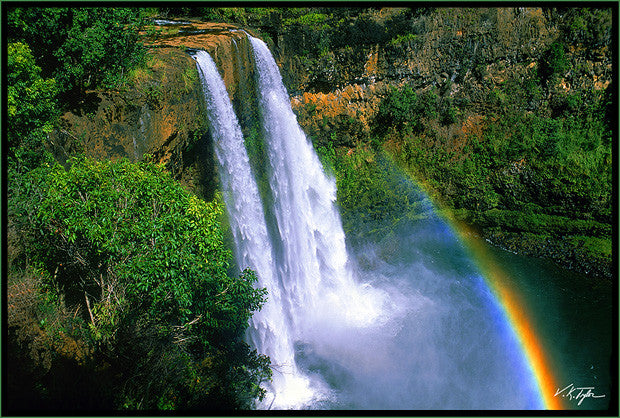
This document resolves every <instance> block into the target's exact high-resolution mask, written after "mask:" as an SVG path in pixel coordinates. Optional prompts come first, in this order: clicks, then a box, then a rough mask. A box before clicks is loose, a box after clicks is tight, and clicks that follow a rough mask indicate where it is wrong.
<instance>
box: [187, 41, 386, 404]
mask: <svg viewBox="0 0 620 418" xmlns="http://www.w3.org/2000/svg"><path fill="white" fill-rule="evenodd" d="M248 38H249V39H250V42H251V44H252V47H253V51H254V56H255V61H256V73H257V78H258V80H257V82H258V83H257V84H258V86H257V94H258V98H259V102H260V108H261V109H260V114H261V119H262V125H263V129H264V134H265V135H264V136H265V147H266V150H267V154H268V156H269V168H268V171H269V187H270V188H271V193H272V195H273V200H274V207H273V214H274V218H275V226H274V228H273V229H272V231H275V233H273V234H272V236H270V234H269V231H270V229H269V228H268V227H267V223H266V218H265V211H264V209H263V202H262V201H261V195H260V193H259V190H258V186H257V184H256V180H255V176H254V173H253V172H252V169H251V165H250V161H249V157H248V154H247V151H246V148H245V146H244V139H243V135H242V131H241V128H240V126H239V122H238V120H237V117H236V115H235V113H234V109H233V107H232V103H231V101H230V98H229V97H228V94H227V91H226V87H225V85H224V82H223V80H222V78H221V76H220V74H219V73H218V71H217V67H216V65H215V63H214V62H213V60H212V58H211V57H210V56H209V54H208V53H206V52H205V51H198V52H196V54H195V56H194V58H195V60H196V61H197V65H198V68H199V73H200V77H201V81H202V84H203V89H204V92H205V100H206V103H207V110H208V115H209V121H210V123H211V127H212V135H213V139H214V143H215V153H216V156H217V159H218V162H219V175H220V179H221V183H222V191H223V194H224V202H225V204H226V208H227V212H228V216H229V218H230V226H231V230H232V235H233V238H234V241H235V254H236V261H237V264H238V267H239V269H244V268H246V267H249V268H251V269H253V270H254V271H256V273H257V276H258V278H259V282H258V285H259V286H261V287H265V288H267V290H268V292H269V293H268V302H267V303H266V304H265V306H264V307H263V308H262V310H261V311H260V312H257V313H255V314H254V316H253V318H252V320H251V324H250V325H251V327H250V328H251V329H250V332H249V339H250V341H251V343H253V344H254V346H255V347H256V348H257V350H258V351H259V352H260V353H262V354H266V355H268V356H269V357H270V358H271V362H272V369H273V372H274V373H273V380H272V382H271V383H270V384H269V385H268V386H267V389H268V392H269V395H270V396H268V397H267V399H266V400H265V402H264V404H263V405H260V406H261V407H266V408H267V407H273V408H278V409H289V408H300V407H305V406H308V405H310V404H311V403H312V402H315V401H317V400H318V399H321V398H325V397H326V396H329V395H328V394H327V392H328V391H327V390H326V389H325V388H326V387H327V385H325V384H324V383H323V382H322V381H321V379H320V378H316V377H312V376H310V375H308V374H306V373H304V372H302V371H301V370H300V369H299V367H298V366H297V364H296V362H295V354H296V353H295V348H296V344H302V345H303V344H313V343H316V342H317V341H316V338H317V336H318V334H317V332H316V330H317V329H325V327H330V326H333V325H334V324H338V325H340V326H345V327H353V328H355V327H364V326H367V325H368V324H371V323H373V322H376V321H377V319H378V318H380V317H381V312H382V311H381V309H382V304H383V300H382V298H381V294H380V293H379V292H378V291H376V290H374V289H372V287H371V286H369V285H360V284H358V283H357V282H356V281H355V279H354V275H353V273H352V270H351V266H350V263H349V257H348V255H347V250H346V245H345V235H344V231H343V229H342V224H341V220H340V216H339V213H338V210H337V208H336V205H335V201H336V185H335V181H334V179H333V178H329V177H328V176H327V175H326V174H325V173H324V171H323V167H322V165H321V163H320V161H319V159H318V156H317V155H316V153H315V152H314V150H313V148H312V145H311V143H310V142H309V141H308V139H307V138H306V136H305V135H304V133H303V131H302V130H301V128H300V126H299V125H298V124H297V120H296V118H295V115H294V114H293V111H292V109H291V106H290V101H289V100H290V99H289V97H288V94H287V92H286V89H285V87H284V85H283V84H282V79H281V76H280V73H279V71H278V68H277V66H276V64H275V61H274V59H273V57H272V56H271V53H270V52H269V50H268V48H267V46H266V45H265V44H264V43H263V42H262V41H260V40H258V39H255V38H252V37H250V36H248ZM276 249H277V250H276ZM325 335H328V334H325ZM321 338H323V337H322V336H321Z"/></svg>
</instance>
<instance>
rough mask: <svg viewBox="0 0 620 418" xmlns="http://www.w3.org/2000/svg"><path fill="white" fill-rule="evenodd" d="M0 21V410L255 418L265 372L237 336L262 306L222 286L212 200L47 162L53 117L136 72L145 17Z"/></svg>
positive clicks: (236, 288)
mask: <svg viewBox="0 0 620 418" xmlns="http://www.w3.org/2000/svg"><path fill="white" fill-rule="evenodd" d="M7 17H8V19H7V20H8V47H7V53H8V61H7V64H8V65H7V70H8V71H7V81H8V83H7V84H8V85H7V96H8V97H7V101H8V120H7V122H8V132H7V133H8V149H7V151H8V152H7V163H8V164H7V167H6V169H7V174H8V190H7V196H8V213H7V215H8V217H7V223H8V230H7V231H8V240H7V241H8V260H7V261H8V289H7V290H8V294H7V300H8V317H7V322H8V341H7V362H6V367H7V377H8V378H7V381H6V384H7V386H6V387H7V392H6V398H5V406H6V408H7V411H11V412H20V411H21V412H24V411H37V410H74V409H75V410H118V409H139V410H189V409H198V410H208V409H252V408H253V407H254V402H255V400H256V399H258V398H260V397H262V396H263V389H262V388H261V387H260V386H259V385H260V383H261V382H262V381H263V380H266V379H269V378H270V375H271V370H270V368H269V359H268V358H267V357H265V356H263V355H259V354H257V353H256V351H255V350H252V349H251V348H250V347H249V346H248V345H247V344H246V343H245V342H244V333H245V330H246V328H247V326H248V320H249V318H250V316H251V314H252V312H254V311H256V310H257V309H260V307H261V305H262V304H263V302H264V300H265V298H266V292H265V290H264V289H256V288H255V287H254V283H255V282H256V277H255V275H254V273H253V272H251V271H244V272H243V273H242V274H241V275H240V276H238V277H236V276H235V275H232V274H231V273H230V269H229V263H230V259H231V257H232V255H231V253H230V251H229V250H228V249H227V248H226V246H225V244H224V238H223V230H222V226H221V225H220V221H221V218H222V209H223V204H222V203H221V201H220V199H219V198H217V197H216V198H215V199H214V200H213V201H212V202H205V201H203V200H200V199H199V198H197V197H196V196H195V195H193V194H192V193H190V192H188V191H186V190H185V189H183V188H182V187H181V186H180V184H179V183H177V182H176V181H175V180H173V179H172V177H171V175H170V174H169V173H167V172H166V171H165V169H164V167H162V166H159V165H156V164H154V163H151V162H143V163H130V162H128V161H126V160H118V161H115V162H111V161H108V162H97V161H93V160H91V159H88V158H86V157H84V156H81V155H79V154H77V155H74V156H72V157H71V158H69V159H68V161H67V164H66V166H64V167H63V166H61V165H59V164H57V163H56V162H55V161H54V158H53V157H52V154H51V153H50V145H51V144H50V140H49V133H50V132H51V131H52V130H53V129H55V127H56V125H57V123H58V116H59V115H60V114H61V113H62V112H63V111H66V110H70V109H74V108H75V107H76V106H77V107H79V106H80V102H83V100H84V99H85V96H86V93H87V90H88V89H93V88H112V87H118V86H120V85H122V84H123V83H126V82H127V80H130V79H131V77H134V78H135V73H136V71H137V70H138V69H139V68H140V66H141V65H145V64H148V63H147V62H145V60H144V48H143V47H142V46H141V44H140V43H139V42H138V32H137V31H138V29H139V28H140V25H141V22H142V20H143V10H141V9H123V8H116V9H108V8H34V7H32V8H29V7H27V8H12V7H11V8H8V10H7ZM128 77H129V78H128ZM63 162H64V160H63Z"/></svg>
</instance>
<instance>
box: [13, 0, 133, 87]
mask: <svg viewBox="0 0 620 418" xmlns="http://www.w3.org/2000/svg"><path fill="white" fill-rule="evenodd" d="M7 16H8V18H7V23H8V33H9V39H10V40H11V41H23V42H26V43H27V44H28V45H30V46H31V48H32V49H33V54H34V57H35V61H36V62H37V63H38V64H39V65H41V66H42V67H44V73H45V75H46V76H48V77H50V76H53V77H55V78H56V80H57V81H58V83H59V84H60V86H61V90H62V91H64V92H69V91H73V92H79V93H83V92H84V90H85V89H87V88H95V87H101V86H113V85H115V84H116V83H117V82H118V81H120V79H122V77H123V76H124V75H125V74H126V73H127V71H128V70H129V69H131V68H132V67H134V66H135V65H137V64H138V63H140V61H141V60H142V58H143V57H144V48H143V46H142V45H141V43H140V42H138V41H139V38H138V36H139V34H138V31H139V29H140V27H141V25H142V13H141V9H138V8H117V7H114V8H108V7H90V8H77V7H76V8H51V7H17V8H9V11H8V14H7Z"/></svg>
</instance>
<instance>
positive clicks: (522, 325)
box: [444, 215, 564, 410]
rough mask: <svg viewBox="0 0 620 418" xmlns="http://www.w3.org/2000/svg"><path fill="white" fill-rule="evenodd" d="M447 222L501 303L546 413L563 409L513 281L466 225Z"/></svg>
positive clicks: (538, 341) (546, 362) (547, 361)
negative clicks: (547, 410)
mask: <svg viewBox="0 0 620 418" xmlns="http://www.w3.org/2000/svg"><path fill="white" fill-rule="evenodd" d="M444 218H445V219H446V220H447V222H448V223H449V224H450V226H451V227H452V228H453V230H454V231H455V232H456V235H457V236H458V238H459V239H460V240H461V241H462V242H463V243H464V244H465V246H466V247H467V248H468V250H469V252H470V254H471V255H472V258H473V260H474V261H475V263H476V265H477V267H478V268H479V270H480V272H481V273H482V276H483V277H484V279H485V282H486V284H487V286H488V287H489V289H490V290H491V292H492V293H493V295H494V296H495V297H496V299H497V300H498V301H499V303H500V306H501V308H502V310H503V314H504V316H505V318H506V319H507V321H508V323H509V324H510V325H511V326H512V328H513V330H514V332H515V334H516V336H517V339H518V341H519V343H520V345H521V347H522V349H523V351H524V354H525V356H526V358H527V359H528V361H529V363H530V366H531V369H532V372H533V374H534V378H535V379H536V382H537V384H538V389H539V392H540V395H541V398H542V403H543V405H544V407H545V409H553V410H558V409H564V407H563V405H562V402H561V398H560V397H557V396H555V394H556V391H557V389H558V387H559V386H558V385H557V384H556V377H555V376H554V374H553V372H552V367H551V364H552V363H551V361H550V359H549V357H548V356H547V354H546V350H545V347H544V346H543V344H542V342H541V341H540V338H538V336H537V334H536V330H535V328H534V326H533V325H532V324H533V322H532V320H531V318H529V317H528V315H527V313H526V311H527V305H526V304H525V303H524V302H523V300H522V298H521V297H520V296H519V293H518V292H517V291H516V290H515V289H513V288H511V286H510V283H511V280H510V277H509V276H508V275H507V273H505V272H504V271H503V270H502V269H501V268H499V267H498V265H499V264H498V263H497V261H496V260H495V259H494V258H493V256H492V255H491V254H490V253H489V251H488V249H487V248H486V247H485V246H484V245H483V244H482V242H481V241H480V239H479V238H477V237H476V236H475V235H476V234H474V233H473V231H472V230H471V229H470V228H469V227H468V226H467V225H465V224H464V223H463V222H460V221H458V220H456V219H454V217H451V216H449V215H448V216H445V217H444Z"/></svg>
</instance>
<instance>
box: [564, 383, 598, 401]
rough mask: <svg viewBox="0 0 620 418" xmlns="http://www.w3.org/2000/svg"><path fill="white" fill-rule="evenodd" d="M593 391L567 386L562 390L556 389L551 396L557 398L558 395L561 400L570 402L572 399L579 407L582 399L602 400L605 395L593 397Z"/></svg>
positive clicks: (586, 388) (571, 385)
mask: <svg viewBox="0 0 620 418" xmlns="http://www.w3.org/2000/svg"><path fill="white" fill-rule="evenodd" d="M593 390H594V387H593V386H592V387H581V388H578V387H575V385H574V384H572V383H571V384H570V385H568V386H566V387H565V388H564V389H558V390H556V391H555V395H553V396H558V395H562V397H563V398H568V399H570V400H571V401H572V400H573V399H574V400H576V401H577V405H581V402H583V400H584V399H586V398H604V397H605V395H595V394H594V392H592V391H593Z"/></svg>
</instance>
